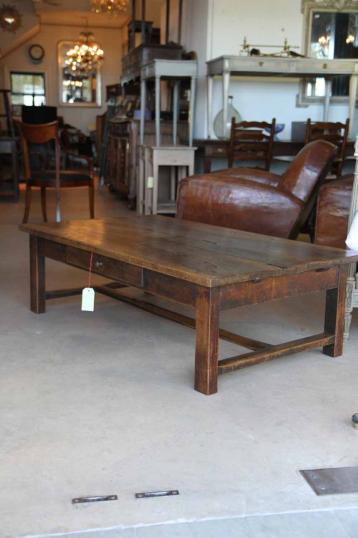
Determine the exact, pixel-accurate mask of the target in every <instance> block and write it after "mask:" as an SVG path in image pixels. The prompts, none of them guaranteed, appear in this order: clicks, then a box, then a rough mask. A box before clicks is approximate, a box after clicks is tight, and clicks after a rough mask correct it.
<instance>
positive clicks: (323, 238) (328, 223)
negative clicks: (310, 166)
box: [314, 175, 353, 248]
mask: <svg viewBox="0 0 358 538" xmlns="http://www.w3.org/2000/svg"><path fill="white" fill-rule="evenodd" d="M352 188H353V175H350V176H344V177H342V178H341V179H338V180H337V181H330V182H329V183H327V184H326V185H323V186H322V187H321V188H320V191H319V195H318V200H317V212H316V226H315V240H314V242H315V243H317V244H318V245H326V246H328V247H338V248H346V246H345V239H346V237H347V233H348V217H349V210H350V205H351V198H352Z"/></svg>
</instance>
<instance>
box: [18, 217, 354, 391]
mask: <svg viewBox="0 0 358 538" xmlns="http://www.w3.org/2000/svg"><path fill="white" fill-rule="evenodd" d="M20 228H21V229H22V230H24V231H26V232H28V233H29V234H30V274H31V310H32V311H33V312H36V313H42V312H45V301H46V299H51V298H58V297H65V296H68V295H75V294H77V293H80V292H81V290H79V289H76V288H75V289H71V290H55V291H46V290H45V258H51V259H53V260H57V261H60V262H64V263H66V264H68V265H72V266H75V267H80V268H82V269H85V270H87V271H88V269H89V265H90V259H91V253H93V255H92V260H93V265H92V270H93V272H94V273H97V274H99V275H102V276H105V277H108V278H109V279H112V280H113V282H110V283H108V284H107V285H103V286H97V287H96V290H97V292H100V293H103V294H105V295H107V296H109V297H113V298H116V299H119V300H121V301H125V302H128V303H131V304H134V305H135V306H138V307H140V308H143V309H145V310H148V311H150V312H152V313H154V314H157V315H160V316H164V317H167V318H169V319H172V320H173V321H176V322H179V323H182V324H184V325H188V326H192V327H195V328H196V351H195V389H196V390H198V391H199V392H202V393H203V394H213V393H215V392H217V377H218V373H223V372H228V371H232V370H236V369H238V368H242V367H243V366H248V365H252V364H257V363H260V362H264V361H268V360H271V359H274V358H276V357H280V356H282V355H284V354H285V353H292V352H297V351H303V350H306V349H310V348H314V347H320V346H322V347H323V353H324V354H326V355H329V356H331V357H337V356H339V355H341V354H342V350H343V326H344V306H345V294H346V277H347V264H349V263H352V262H356V261H358V253H354V252H351V251H347V252H345V251H343V250H339V249H333V248H328V247H319V246H315V245H311V244H307V243H302V242H298V241H290V240H286V239H279V238H275V237H269V236H264V235H258V234H253V233H248V232H242V231H238V230H232V229H228V228H222V227H219V226H211V225H207V224H201V223H196V222H190V221H185V220H179V219H171V218H168V217H158V216H151V217H136V216H129V217H123V218H116V219H105V220H78V221H69V222H64V223H62V224H26V225H22V226H21V227H20ZM85 282H86V278H84V285H85ZM131 286H134V287H136V288H140V289H142V290H144V291H145V292H147V294H146V297H147V298H149V299H150V295H158V296H161V297H165V298H167V299H170V300H174V301H177V302H178V303H182V304H184V305H189V306H192V307H194V309H195V320H194V319H192V318H190V317H187V316H183V315H181V314H179V313H177V312H174V311H172V310H168V309H166V308H162V307H159V306H157V305H154V304H151V303H150V300H148V301H147V300H139V299H136V298H133V297H130V295H129V294H128V291H127V290H126V289H123V288H127V287H131ZM318 290H326V297H327V300H326V314H325V321H324V329H323V331H322V332H321V333H320V334H316V335H313V336H310V337H306V338H300V339H298V340H294V341H291V342H287V343H284V344H279V345H269V344H266V343H264V342H260V341H258V340H254V339H251V338H246V337H243V336H239V335H236V334H234V333H231V332H229V331H226V330H222V329H220V328H219V314H220V310H224V309H228V308H233V307H237V306H241V305H248V304H256V303H260V302H263V301H268V300H271V299H278V298H282V297H290V296H295V295H301V294H304V293H308V292H314V291H318ZM219 337H220V338H223V339H226V340H229V341H231V342H234V343H236V344H239V345H240V346H244V347H246V348H247V349H250V350H252V351H251V352H249V353H246V354H244V355H241V356H240V355H239V356H235V357H232V358H228V359H224V360H218V343H219Z"/></svg>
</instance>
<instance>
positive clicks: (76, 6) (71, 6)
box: [31, 0, 130, 27]
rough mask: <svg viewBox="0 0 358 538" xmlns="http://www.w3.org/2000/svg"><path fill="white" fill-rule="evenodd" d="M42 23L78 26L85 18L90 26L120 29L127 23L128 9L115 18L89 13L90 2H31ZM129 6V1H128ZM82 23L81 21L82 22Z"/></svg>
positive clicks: (60, 0)
mask: <svg viewBox="0 0 358 538" xmlns="http://www.w3.org/2000/svg"><path fill="white" fill-rule="evenodd" d="M31 1H32V5H33V7H34V10H35V12H36V13H37V15H38V16H39V17H40V20H41V22H42V23H47V24H71V25H74V24H78V20H81V19H83V18H86V22H87V23H88V24H89V25H91V26H104V27H121V26H123V25H124V24H126V23H127V22H128V16H129V11H130V8H129V7H128V10H127V12H123V13H121V14H119V15H117V16H114V15H110V14H108V15H107V14H102V13H101V14H96V13H93V12H92V11H91V2H90V0H31ZM128 4H130V1H128ZM82 23H83V20H82Z"/></svg>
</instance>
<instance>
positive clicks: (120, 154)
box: [105, 117, 188, 201]
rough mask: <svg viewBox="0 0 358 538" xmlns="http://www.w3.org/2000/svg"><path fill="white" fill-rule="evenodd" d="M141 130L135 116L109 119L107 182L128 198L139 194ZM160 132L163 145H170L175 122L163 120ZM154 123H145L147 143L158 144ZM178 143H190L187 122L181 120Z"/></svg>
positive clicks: (113, 189) (112, 189)
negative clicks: (137, 186)
mask: <svg viewBox="0 0 358 538" xmlns="http://www.w3.org/2000/svg"><path fill="white" fill-rule="evenodd" d="M139 130H140V122H139V120H136V119H116V118H115V117H114V118H113V119H112V120H111V121H110V122H109V136H108V143H107V158H106V173H105V184H106V185H108V187H109V189H110V190H111V191H114V192H118V193H120V194H124V195H127V196H128V198H129V200H131V201H134V199H135V197H136V183H137V168H138V167H137V164H138V162H139ZM161 133H162V139H163V143H164V144H171V143H172V137H173V124H172V122H171V121H162V122H161ZM155 136H156V131H155V122H154V121H147V122H146V123H145V134H144V139H145V144H147V145H155ZM178 139H179V143H181V144H187V141H188V122H187V121H179V122H178Z"/></svg>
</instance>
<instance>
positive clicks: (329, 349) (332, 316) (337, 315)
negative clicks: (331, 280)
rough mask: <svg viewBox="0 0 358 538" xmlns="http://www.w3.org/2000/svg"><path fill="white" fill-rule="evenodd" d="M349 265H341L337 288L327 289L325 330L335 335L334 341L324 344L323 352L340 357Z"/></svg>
mask: <svg viewBox="0 0 358 538" xmlns="http://www.w3.org/2000/svg"><path fill="white" fill-rule="evenodd" d="M346 287H347V267H341V268H340V269H339V275H338V285H337V288H334V289H332V290H327V291H326V316H325V322H324V332H325V333H327V334H332V335H334V336H335V339H334V343H333V344H329V345H328V346H324V348H323V353H324V354H325V355H329V356H330V357H339V356H340V355H342V353H343V333H344V319H345V304H346Z"/></svg>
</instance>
